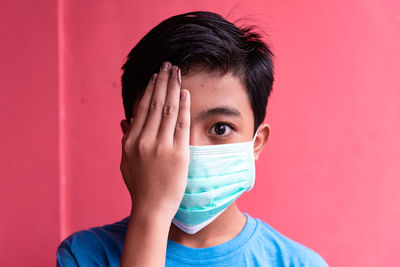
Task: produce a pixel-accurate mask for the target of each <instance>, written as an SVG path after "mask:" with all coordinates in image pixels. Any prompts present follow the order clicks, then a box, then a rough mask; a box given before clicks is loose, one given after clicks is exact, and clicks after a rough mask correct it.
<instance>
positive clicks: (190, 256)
mask: <svg viewBox="0 0 400 267" xmlns="http://www.w3.org/2000/svg"><path fill="white" fill-rule="evenodd" d="M245 215H246V216H247V222H246V225H245V227H244V228H243V229H242V231H241V232H240V233H239V234H238V235H237V236H236V237H235V238H233V239H232V240H230V241H228V242H225V243H223V244H220V245H217V246H214V247H209V248H190V247H186V246H183V245H180V244H178V243H176V242H174V241H172V240H168V243H167V255H166V259H165V266H175V267H177V266H230V267H233V266H279V267H280V266H290V267H298V266H307V267H326V266H328V264H327V263H326V262H325V261H324V260H323V258H322V257H321V256H320V255H318V254H317V253H316V252H315V251H313V250H311V249H310V248H307V247H305V246H303V245H301V244H299V243H297V242H296V241H293V240H291V239H289V238H287V237H285V236H284V235H282V234H281V233H279V232H278V231H276V230H275V229H273V228H272V227H271V226H270V225H268V224H267V223H265V222H263V221H261V220H259V219H255V218H252V217H251V216H249V215H248V214H246V213H245ZM128 220H129V216H128V217H126V218H124V219H122V220H121V221H118V222H116V223H113V224H108V225H104V226H102V227H93V228H90V229H88V230H82V231H78V232H76V233H73V234H72V235H70V236H69V237H67V238H66V239H65V240H64V241H62V242H61V244H60V246H59V247H58V249H57V266H61V267H72V266H87V267H90V266H115V267H117V266H119V263H120V258H121V254H122V248H123V245H124V238H125V234H126V230H127V227H128Z"/></svg>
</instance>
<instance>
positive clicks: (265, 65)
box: [121, 11, 274, 133]
mask: <svg viewBox="0 0 400 267" xmlns="http://www.w3.org/2000/svg"><path fill="white" fill-rule="evenodd" d="M272 57H273V53H272V52H271V50H270V48H269V47H268V45H267V44H266V43H265V42H263V41H262V40H261V36H260V34H259V33H257V32H256V31H254V26H245V27H237V26H235V25H234V24H233V23H231V22H228V21H227V20H225V19H224V18H223V17H222V16H221V15H219V14H216V13H213V12H207V11H194V12H188V13H184V14H180V15H176V16H172V17H170V18H168V19H166V20H164V21H162V22H161V23H160V24H158V25H157V26H156V27H154V28H153V29H152V30H151V31H150V32H148V33H147V34H146V35H145V36H144V37H143V38H142V39H141V40H140V41H139V43H138V44H137V45H136V46H135V47H134V48H133V49H132V50H131V51H130V52H129V54H128V57H127V60H126V62H125V64H124V65H123V66H122V70H123V74H122V78H121V81H122V99H123V104H124V110H125V116H126V119H127V120H128V121H129V120H130V118H131V117H132V116H133V114H132V113H133V106H134V105H135V104H136V103H137V102H139V100H140V98H141V97H142V96H143V94H144V90H145V88H146V86H147V84H148V82H149V80H150V78H151V76H152V74H153V73H157V72H159V68H160V65H161V64H162V62H164V61H170V62H171V63H172V65H177V66H178V67H180V68H181V73H182V76H183V75H185V74H188V73H190V72H191V71H192V70H194V69H195V67H196V68H197V67H200V69H201V70H207V71H212V72H214V71H217V72H219V73H220V74H221V75H224V74H226V73H228V72H231V73H232V74H233V75H234V76H238V77H240V78H241V79H242V81H243V82H244V84H245V85H246V89H247V95H248V97H249V99H250V103H251V106H252V109H253V113H254V133H255V131H256V129H257V128H258V126H259V125H260V124H261V123H262V122H263V121H264V118H265V114H266V108H267V103H268V98H269V96H270V93H271V91H272V84H273V82H274V71H273V68H274V66H273V61H272ZM197 69H198V68H197Z"/></svg>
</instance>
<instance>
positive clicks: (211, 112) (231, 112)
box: [193, 106, 242, 122]
mask: <svg viewBox="0 0 400 267" xmlns="http://www.w3.org/2000/svg"><path fill="white" fill-rule="evenodd" d="M216 115H225V116H231V117H241V116H242V114H241V113H240V111H239V110H237V109H235V108H232V107H226V106H222V107H216V108H212V109H208V110H203V111H202V112H200V113H199V114H198V115H197V116H196V118H194V120H193V122H196V121H198V120H204V119H206V118H208V117H211V116H216Z"/></svg>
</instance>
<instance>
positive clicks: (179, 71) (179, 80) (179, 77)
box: [178, 67, 181, 85]
mask: <svg viewBox="0 0 400 267" xmlns="http://www.w3.org/2000/svg"><path fill="white" fill-rule="evenodd" d="M178 82H179V85H181V68H179V67H178Z"/></svg>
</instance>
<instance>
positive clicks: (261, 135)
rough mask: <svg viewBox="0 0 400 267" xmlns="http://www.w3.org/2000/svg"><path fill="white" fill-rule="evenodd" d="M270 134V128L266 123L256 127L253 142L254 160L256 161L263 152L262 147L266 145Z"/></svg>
mask: <svg viewBox="0 0 400 267" xmlns="http://www.w3.org/2000/svg"><path fill="white" fill-rule="evenodd" d="M270 133H271V126H269V125H268V124H266V123H262V124H261V125H260V126H258V132H257V136H256V139H255V140H254V159H255V160H258V157H259V155H260V153H261V151H262V150H263V148H264V146H265V145H266V144H267V141H268V139H269V136H270Z"/></svg>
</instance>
